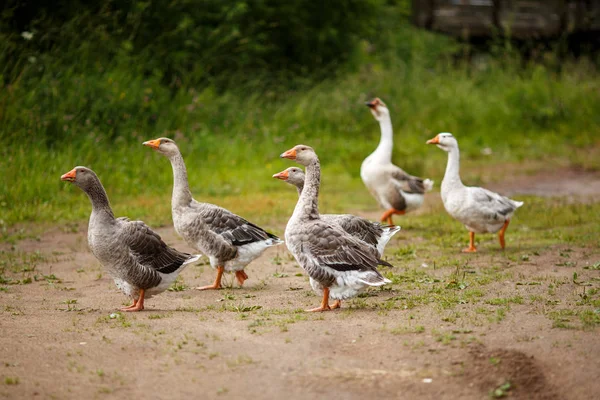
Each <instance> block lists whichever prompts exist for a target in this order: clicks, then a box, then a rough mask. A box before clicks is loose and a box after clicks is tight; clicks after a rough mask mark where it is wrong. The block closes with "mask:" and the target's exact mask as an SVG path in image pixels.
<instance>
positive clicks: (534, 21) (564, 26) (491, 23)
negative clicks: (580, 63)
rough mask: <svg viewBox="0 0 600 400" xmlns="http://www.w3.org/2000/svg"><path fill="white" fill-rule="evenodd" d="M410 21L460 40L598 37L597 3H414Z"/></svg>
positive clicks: (437, 0) (417, 0) (597, 0)
mask: <svg viewBox="0 0 600 400" xmlns="http://www.w3.org/2000/svg"><path fill="white" fill-rule="evenodd" d="M412 19H413V23H414V24H415V25H416V26H419V27H422V28H426V29H430V30H434V31H437V32H443V33H447V34H450V35H453V36H460V37H463V38H476V37H490V36H494V35H503V36H510V37H512V38H515V39H536V38H540V39H541V38H552V37H558V36H561V35H563V34H573V33H576V34H581V33H586V34H591V35H600V0H413V1H412Z"/></svg>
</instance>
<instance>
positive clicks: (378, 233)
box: [273, 167, 400, 257]
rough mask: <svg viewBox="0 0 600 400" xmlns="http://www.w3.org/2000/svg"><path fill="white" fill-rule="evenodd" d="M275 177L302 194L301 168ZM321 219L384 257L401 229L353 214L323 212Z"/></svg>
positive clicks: (280, 173) (302, 174)
mask: <svg viewBox="0 0 600 400" xmlns="http://www.w3.org/2000/svg"><path fill="white" fill-rule="evenodd" d="M273 178H276V179H280V180H282V181H284V182H286V183H289V184H290V185H292V186H295V187H296V189H297V190H298V196H300V195H301V194H302V189H303V188H304V178H305V175H304V171H302V169H301V168H298V167H289V168H286V169H285V170H283V171H281V172H278V173H276V174H275V175H273ZM321 219H322V220H323V221H325V222H327V223H329V224H332V225H338V226H339V227H340V228H342V229H343V230H345V231H346V232H348V233H349V234H351V235H352V236H354V237H355V238H357V239H359V240H361V241H363V242H365V243H366V244H368V245H369V246H372V247H374V248H376V249H377V252H378V253H379V256H380V257H383V250H384V249H385V246H386V245H387V244H388V242H389V241H390V239H391V238H392V236H394V235H395V234H396V233H397V232H398V231H400V227H399V226H394V225H382V224H380V223H378V222H372V221H369V220H368V219H366V218H361V217H357V216H356V215H352V214H321Z"/></svg>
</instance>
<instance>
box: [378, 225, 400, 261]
mask: <svg viewBox="0 0 600 400" xmlns="http://www.w3.org/2000/svg"><path fill="white" fill-rule="evenodd" d="M400 229H401V228H400V227H399V226H386V227H385V228H383V234H382V235H381V237H380V238H379V240H378V241H377V252H378V253H379V256H382V255H383V250H384V249H385V246H386V245H387V244H388V242H389V241H390V239H391V238H392V236H394V235H395V234H396V233H398V232H399V231H400Z"/></svg>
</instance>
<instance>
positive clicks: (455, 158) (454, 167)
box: [442, 147, 464, 192]
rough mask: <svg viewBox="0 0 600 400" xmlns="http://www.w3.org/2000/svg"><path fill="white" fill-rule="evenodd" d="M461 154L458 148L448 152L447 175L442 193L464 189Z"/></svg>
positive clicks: (445, 175) (443, 181)
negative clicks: (461, 174) (461, 173)
mask: <svg viewBox="0 0 600 400" xmlns="http://www.w3.org/2000/svg"><path fill="white" fill-rule="evenodd" d="M459 169H460V152H459V150H458V147H452V148H451V149H450V151H449V152H448V164H446V173H445V174H444V180H442V192H445V191H447V190H448V189H456V188H460V187H464V185H463V183H462V181H461V180H460V173H459Z"/></svg>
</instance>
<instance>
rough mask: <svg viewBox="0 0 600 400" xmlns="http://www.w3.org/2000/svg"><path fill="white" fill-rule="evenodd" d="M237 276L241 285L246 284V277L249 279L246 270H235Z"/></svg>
mask: <svg viewBox="0 0 600 400" xmlns="http://www.w3.org/2000/svg"><path fill="white" fill-rule="evenodd" d="M235 277H236V278H237V280H238V282H239V283H240V286H242V285H243V284H244V281H245V280H246V279H248V275H247V274H246V272H244V270H241V271H235Z"/></svg>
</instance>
